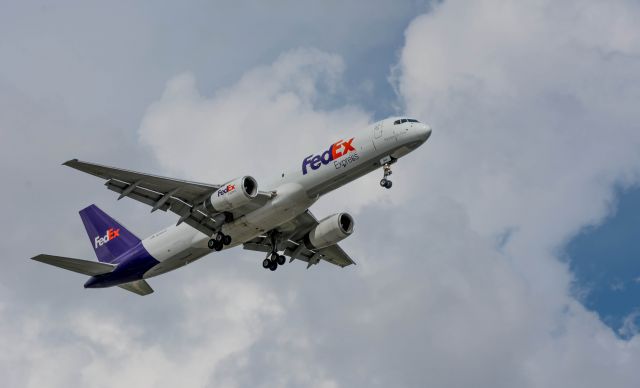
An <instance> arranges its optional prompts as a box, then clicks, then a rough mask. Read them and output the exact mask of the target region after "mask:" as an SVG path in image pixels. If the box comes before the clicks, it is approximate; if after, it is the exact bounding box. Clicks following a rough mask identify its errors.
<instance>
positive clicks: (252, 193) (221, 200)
mask: <svg viewBox="0 0 640 388" xmlns="http://www.w3.org/2000/svg"><path fill="white" fill-rule="evenodd" d="M257 195H258V182H256V180H255V179H253V178H252V177H250V176H244V177H242V178H237V179H234V180H232V181H231V182H228V183H226V184H224V185H222V187H220V189H218V191H216V192H215V193H213V194H211V197H209V198H208V199H207V200H205V201H204V206H205V208H206V209H207V211H209V212H211V213H219V212H226V211H230V210H233V209H237V208H239V207H242V206H244V205H246V204H248V203H249V202H251V200H252V199H254V198H255V197H256V196H257Z"/></svg>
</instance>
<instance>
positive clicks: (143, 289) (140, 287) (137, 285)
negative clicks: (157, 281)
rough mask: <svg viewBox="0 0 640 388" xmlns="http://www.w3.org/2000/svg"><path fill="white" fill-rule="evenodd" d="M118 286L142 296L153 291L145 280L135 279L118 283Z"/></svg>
mask: <svg viewBox="0 0 640 388" xmlns="http://www.w3.org/2000/svg"><path fill="white" fill-rule="evenodd" d="M118 287H120V288H122V289H123V290H127V291H131V292H134V293H136V294H138V295H143V296H144V295H149V294H151V293H152V292H153V288H151V286H150V285H149V283H147V281H146V280H136V281H135V282H130V283H125V284H120V285H119V286H118Z"/></svg>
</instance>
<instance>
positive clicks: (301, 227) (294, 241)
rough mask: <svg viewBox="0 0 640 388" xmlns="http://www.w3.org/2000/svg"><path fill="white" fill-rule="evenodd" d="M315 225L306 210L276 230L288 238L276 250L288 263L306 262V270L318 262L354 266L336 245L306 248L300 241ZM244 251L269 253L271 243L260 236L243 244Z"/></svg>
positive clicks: (316, 221) (267, 238)
mask: <svg viewBox="0 0 640 388" xmlns="http://www.w3.org/2000/svg"><path fill="white" fill-rule="evenodd" d="M316 225H318V220H317V219H316V218H315V217H314V216H313V214H311V212H310V211H308V210H307V211H306V212H304V213H302V214H300V215H299V216H298V217H296V218H294V219H293V220H291V221H289V222H288V223H287V224H285V225H282V226H281V227H279V228H278V232H279V233H280V234H283V235H288V238H287V239H285V241H280V242H279V243H278V250H279V251H284V253H283V254H284V255H285V256H287V257H289V258H290V260H289V262H292V261H293V260H296V259H297V260H301V261H304V262H306V263H307V268H309V267H311V266H312V265H314V264H318V263H319V262H320V260H325V261H327V262H329V263H332V264H335V265H337V266H340V267H346V266H348V265H351V264H355V262H354V261H353V259H351V257H349V255H348V254H347V253H346V252H345V251H344V250H343V249H342V248H340V246H339V245H338V244H334V245H331V246H328V247H325V248H320V249H309V248H307V247H306V246H305V244H304V242H303V241H302V240H303V238H304V236H305V235H306V234H307V233H308V232H309V231H310V230H311V229H312V228H313V227H315V226H316ZM244 249H247V250H252V251H259V252H265V253H268V252H271V241H270V239H269V237H268V236H260V237H257V238H255V239H253V240H251V241H249V242H247V243H245V244H244Z"/></svg>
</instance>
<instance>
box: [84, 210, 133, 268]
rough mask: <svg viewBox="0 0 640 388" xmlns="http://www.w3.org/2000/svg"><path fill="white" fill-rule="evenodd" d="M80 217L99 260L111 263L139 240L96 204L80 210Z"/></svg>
mask: <svg viewBox="0 0 640 388" xmlns="http://www.w3.org/2000/svg"><path fill="white" fill-rule="evenodd" d="M80 218H82V222H83V223H84V227H85V229H86V230H87V234H88V235H89V241H90V242H91V245H92V246H93V249H94V251H95V252H96V256H97V257H98V261H100V262H103V263H112V262H114V261H115V259H116V258H117V257H118V256H120V255H122V254H123V253H125V252H126V251H128V250H129V249H131V248H133V247H134V246H136V245H138V243H139V242H140V239H139V238H138V237H136V236H135V235H134V234H133V233H131V232H129V231H128V230H127V229H126V228H125V227H124V226H122V225H120V223H119V222H118V221H116V220H114V219H113V218H111V217H109V216H108V215H107V213H105V212H103V211H102V210H100V208H98V207H97V206H96V205H91V206H89V207H87V208H84V209H82V210H80Z"/></svg>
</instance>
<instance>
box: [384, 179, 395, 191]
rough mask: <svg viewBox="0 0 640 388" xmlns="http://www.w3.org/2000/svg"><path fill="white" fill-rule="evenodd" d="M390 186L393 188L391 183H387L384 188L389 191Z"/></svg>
mask: <svg viewBox="0 0 640 388" xmlns="http://www.w3.org/2000/svg"><path fill="white" fill-rule="evenodd" d="M391 186H393V182H391V181H387V184H386V185H385V186H384V187H386V188H387V189H390V188H391Z"/></svg>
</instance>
